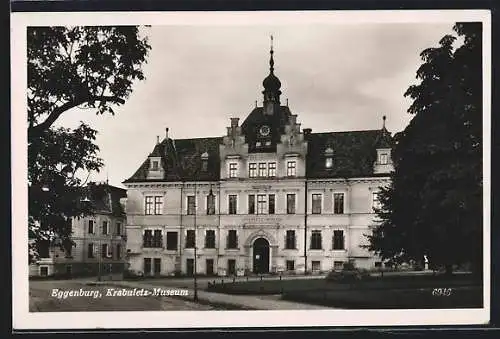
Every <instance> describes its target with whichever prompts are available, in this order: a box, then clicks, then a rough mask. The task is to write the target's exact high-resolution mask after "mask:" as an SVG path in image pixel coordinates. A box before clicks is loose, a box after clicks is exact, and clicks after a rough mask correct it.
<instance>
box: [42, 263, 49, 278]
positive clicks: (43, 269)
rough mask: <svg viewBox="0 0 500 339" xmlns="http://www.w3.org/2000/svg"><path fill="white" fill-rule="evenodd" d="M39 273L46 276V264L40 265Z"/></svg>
mask: <svg viewBox="0 0 500 339" xmlns="http://www.w3.org/2000/svg"><path fill="white" fill-rule="evenodd" d="M40 275H41V276H42V277H46V276H48V275H49V268H48V267H47V266H40Z"/></svg>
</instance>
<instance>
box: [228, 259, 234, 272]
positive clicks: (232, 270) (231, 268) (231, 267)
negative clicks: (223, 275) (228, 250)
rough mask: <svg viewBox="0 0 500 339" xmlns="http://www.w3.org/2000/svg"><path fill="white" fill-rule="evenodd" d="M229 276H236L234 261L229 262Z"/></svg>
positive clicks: (229, 260)
mask: <svg viewBox="0 0 500 339" xmlns="http://www.w3.org/2000/svg"><path fill="white" fill-rule="evenodd" d="M227 274H228V275H235V274H236V260H234V259H228V260H227Z"/></svg>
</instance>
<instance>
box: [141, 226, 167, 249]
mask: <svg viewBox="0 0 500 339" xmlns="http://www.w3.org/2000/svg"><path fill="white" fill-rule="evenodd" d="M142 246H143V247H144V248H161V247H163V244H162V234H161V230H154V233H153V231H152V230H145V231H144V235H143V239H142Z"/></svg>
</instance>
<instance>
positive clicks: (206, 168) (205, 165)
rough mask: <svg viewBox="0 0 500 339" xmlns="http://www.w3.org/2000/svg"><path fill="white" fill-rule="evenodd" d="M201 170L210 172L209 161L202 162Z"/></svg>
mask: <svg viewBox="0 0 500 339" xmlns="http://www.w3.org/2000/svg"><path fill="white" fill-rule="evenodd" d="M201 170H202V171H203V172H206V171H208V160H206V159H203V160H202V162H201Z"/></svg>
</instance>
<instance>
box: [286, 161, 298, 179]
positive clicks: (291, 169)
mask: <svg viewBox="0 0 500 339" xmlns="http://www.w3.org/2000/svg"><path fill="white" fill-rule="evenodd" d="M296 175H297V163H296V162H295V161H288V162H287V163H286V176H287V177H294V176H296Z"/></svg>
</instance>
